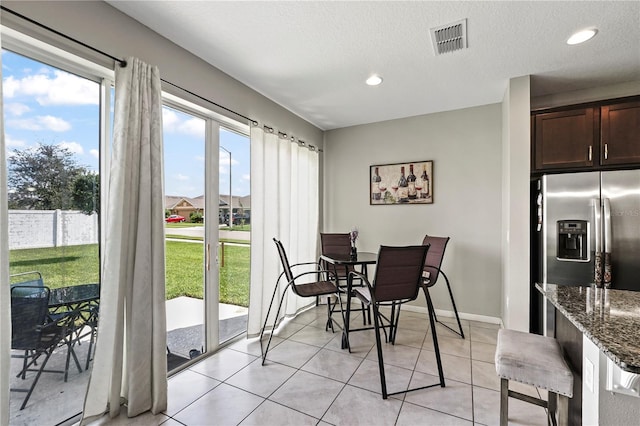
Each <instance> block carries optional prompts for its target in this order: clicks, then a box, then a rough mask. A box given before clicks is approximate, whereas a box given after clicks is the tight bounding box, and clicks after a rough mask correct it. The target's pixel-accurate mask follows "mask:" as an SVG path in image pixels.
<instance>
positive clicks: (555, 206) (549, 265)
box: [537, 170, 640, 291]
mask: <svg viewBox="0 0 640 426" xmlns="http://www.w3.org/2000/svg"><path fill="white" fill-rule="evenodd" d="M537 201H538V204H539V205H538V216H539V217H538V228H539V231H540V232H542V256H541V258H542V281H543V282H545V283H551V284H562V285H587V284H592V283H598V284H600V285H604V286H605V287H609V286H610V287H611V288H615V289H624V290H635V291H640V170H616V171H604V172H584V173H570V174H557V175H545V176H543V178H542V191H541V194H540V196H539V197H538V200H537Z"/></svg>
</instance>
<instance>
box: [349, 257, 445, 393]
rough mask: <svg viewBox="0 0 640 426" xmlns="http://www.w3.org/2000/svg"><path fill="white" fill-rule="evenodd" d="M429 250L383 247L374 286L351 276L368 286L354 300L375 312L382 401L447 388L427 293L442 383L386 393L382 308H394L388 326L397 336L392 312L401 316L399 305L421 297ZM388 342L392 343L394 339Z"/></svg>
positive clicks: (361, 275) (360, 289) (365, 280)
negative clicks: (405, 394) (421, 390)
mask: <svg viewBox="0 0 640 426" xmlns="http://www.w3.org/2000/svg"><path fill="white" fill-rule="evenodd" d="M428 250H429V246H428V245H419V246H406V247H389V246H381V247H380V250H379V252H378V262H377V266H376V274H375V278H374V281H373V284H372V283H370V282H369V280H368V279H367V277H365V276H364V275H363V274H361V273H358V272H351V274H352V275H354V277H357V278H360V279H361V280H362V281H363V282H364V283H365V284H366V287H358V288H355V289H354V294H355V296H356V297H357V298H358V299H360V300H361V301H362V302H364V303H365V304H367V305H370V306H371V307H372V308H373V324H374V328H375V335H376V349H377V351H378V369H379V371H380V384H381V387H382V398H383V399H387V397H388V396H389V395H396V394H400V393H405V392H411V391H415V390H419V389H426V388H430V387H434V386H441V387H444V386H445V382H444V374H443V372H442V361H441V360H440V349H439V346H438V337H437V334H436V329H435V322H434V320H433V305H432V304H431V300H430V298H429V297H428V294H427V293H425V296H426V297H427V307H428V312H429V323H430V324H431V335H432V338H433V347H434V351H435V354H436V362H437V364H438V374H439V379H440V381H439V383H435V384H431V385H428V386H421V387H418V388H413V389H406V390H402V391H398V392H393V393H389V392H387V381H386V376H385V370H384V358H383V351H382V340H381V338H380V329H383V327H385V325H384V324H383V321H384V320H385V317H384V316H383V315H382V314H381V313H380V307H382V306H389V307H390V308H391V310H392V312H391V316H390V318H389V319H390V324H389V325H388V326H389V327H391V330H390V335H391V336H395V334H396V329H397V327H398V317H397V316H396V315H394V312H393V311H394V310H395V309H396V308H398V313H399V312H400V310H399V306H400V305H402V304H404V303H407V302H410V301H412V300H415V299H416V298H417V297H418V292H419V290H420V286H421V285H422V271H423V267H424V261H425V258H426V256H427V252H428ZM389 340H390V342H391V343H393V339H389Z"/></svg>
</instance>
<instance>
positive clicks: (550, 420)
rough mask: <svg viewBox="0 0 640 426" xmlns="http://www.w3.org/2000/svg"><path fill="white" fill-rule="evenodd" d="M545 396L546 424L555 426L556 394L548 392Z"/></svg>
mask: <svg viewBox="0 0 640 426" xmlns="http://www.w3.org/2000/svg"><path fill="white" fill-rule="evenodd" d="M547 395H548V396H547V414H548V416H547V424H549V425H554V426H557V425H558V423H557V422H556V415H557V410H558V394H556V393H555V392H551V391H549V392H547Z"/></svg>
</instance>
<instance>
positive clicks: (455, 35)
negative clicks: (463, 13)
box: [431, 19, 467, 56]
mask: <svg viewBox="0 0 640 426" xmlns="http://www.w3.org/2000/svg"><path fill="white" fill-rule="evenodd" d="M431 41H432V42H433V51H434V53H435V54H436V56H438V55H442V54H443V53H449V52H455V51H456V50H461V49H466V48H467V20H466V19H463V20H461V21H458V22H454V23H452V24H447V25H443V26H441V27H437V28H431Z"/></svg>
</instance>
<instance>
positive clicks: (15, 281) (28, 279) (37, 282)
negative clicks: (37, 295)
mask: <svg viewBox="0 0 640 426" xmlns="http://www.w3.org/2000/svg"><path fill="white" fill-rule="evenodd" d="M9 280H10V282H11V288H12V289H13V288H14V287H20V288H21V290H18V293H15V294H16V295H18V294H19V293H22V294H25V295H26V294H28V293H30V292H33V291H36V292H37V290H38V289H37V288H35V289H34V290H31V288H32V287H44V281H43V280H42V274H41V273H40V272H38V271H29V272H20V273H18V274H13V275H10V276H9Z"/></svg>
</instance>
